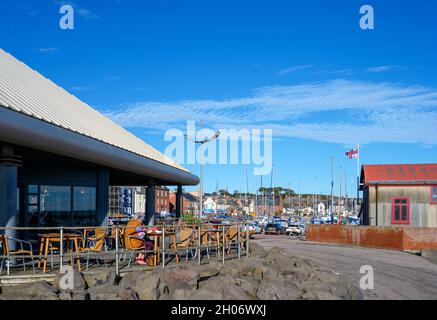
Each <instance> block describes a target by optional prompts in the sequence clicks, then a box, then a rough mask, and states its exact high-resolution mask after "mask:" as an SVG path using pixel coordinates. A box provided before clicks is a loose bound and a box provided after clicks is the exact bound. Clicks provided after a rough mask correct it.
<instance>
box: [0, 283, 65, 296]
mask: <svg viewBox="0 0 437 320" xmlns="http://www.w3.org/2000/svg"><path fill="white" fill-rule="evenodd" d="M58 292H59V291H58V290H57V289H56V288H54V287H53V286H51V285H50V284H49V283H47V282H45V281H41V282H35V283H27V284H22V285H17V286H11V287H3V288H2V295H1V296H2V298H3V299H8V300H20V299H22V300H57V299H58Z"/></svg>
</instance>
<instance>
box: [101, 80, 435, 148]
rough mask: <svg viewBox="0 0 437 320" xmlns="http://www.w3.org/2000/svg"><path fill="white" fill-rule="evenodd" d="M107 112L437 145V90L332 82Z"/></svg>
mask: <svg viewBox="0 0 437 320" xmlns="http://www.w3.org/2000/svg"><path fill="white" fill-rule="evenodd" d="M107 114H108V115H109V116H110V117H111V118H112V119H114V120H115V121H116V122H118V123H120V124H121V125H123V126H126V127H138V128H147V129H153V130H156V129H168V128H169V127H177V128H183V127H184V126H185V122H186V121H187V120H196V121H203V122H204V123H205V124H206V125H209V126H210V127H213V128H241V127H245V128H272V129H273V134H274V136H275V137H286V138H290V137H297V138H305V139H311V140H317V141H325V142H335V143H351V142H353V141H356V140H357V139H358V138H359V139H360V140H361V141H362V142H363V143H372V142H391V143H421V144H428V145H433V144H437V126H436V123H437V89H435V88H429V87H424V86H419V85H402V84H396V83H388V82H383V83H375V82H363V81H349V80H331V81H326V82H318V83H307V84H297V85H290V86H271V87H263V88H259V89H257V90H255V91H254V92H253V93H252V94H250V95H248V96H247V97H241V98H233V99H226V100H182V101H176V102H141V103H134V104H125V105H123V106H121V107H120V108H119V109H118V110H115V111H108V112H107Z"/></svg>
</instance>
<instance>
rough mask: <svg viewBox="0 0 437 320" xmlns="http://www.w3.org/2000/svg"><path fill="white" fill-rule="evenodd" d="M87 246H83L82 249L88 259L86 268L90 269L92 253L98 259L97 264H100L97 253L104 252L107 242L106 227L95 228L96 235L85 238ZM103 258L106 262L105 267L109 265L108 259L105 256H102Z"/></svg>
mask: <svg viewBox="0 0 437 320" xmlns="http://www.w3.org/2000/svg"><path fill="white" fill-rule="evenodd" d="M84 242H86V246H85V247H83V246H82V247H81V248H80V251H82V252H86V254H87V259H86V270H88V266H89V261H90V255H91V253H93V254H94V257H95V259H96V263H97V265H99V260H98V258H97V253H102V251H103V248H104V246H105V244H106V229H105V228H98V229H95V230H94V235H92V236H90V237H88V238H85V241H84ZM102 260H103V262H104V264H105V267H107V264H106V260H105V258H104V257H102Z"/></svg>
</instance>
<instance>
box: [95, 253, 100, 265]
mask: <svg viewBox="0 0 437 320" xmlns="http://www.w3.org/2000/svg"><path fill="white" fill-rule="evenodd" d="M94 258H95V259H96V262H97V265H98V266H100V263H99V259H97V253H95V252H94Z"/></svg>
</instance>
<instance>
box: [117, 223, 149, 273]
mask: <svg viewBox="0 0 437 320" xmlns="http://www.w3.org/2000/svg"><path fill="white" fill-rule="evenodd" d="M142 225H143V223H142V221H141V220H139V219H132V220H130V221H129V222H128V224H127V225H126V227H125V228H124V231H123V239H124V240H123V242H124V248H125V249H126V253H127V252H128V251H130V252H131V254H130V256H129V262H128V268H129V267H130V263H131V260H132V257H133V255H134V254H136V253H137V252H141V251H143V250H145V249H146V247H145V245H144V239H141V238H139V237H138V236H137V228H138V227H141V226H142ZM125 258H126V254H125Z"/></svg>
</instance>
